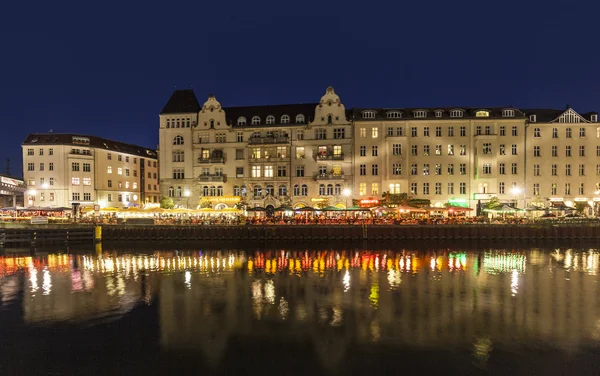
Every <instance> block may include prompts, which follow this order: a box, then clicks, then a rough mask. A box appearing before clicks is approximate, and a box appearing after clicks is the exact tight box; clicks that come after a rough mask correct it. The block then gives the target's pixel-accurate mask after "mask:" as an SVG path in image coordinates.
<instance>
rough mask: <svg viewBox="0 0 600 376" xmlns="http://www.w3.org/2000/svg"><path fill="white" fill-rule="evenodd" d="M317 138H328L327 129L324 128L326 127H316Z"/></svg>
mask: <svg viewBox="0 0 600 376" xmlns="http://www.w3.org/2000/svg"><path fill="white" fill-rule="evenodd" d="M315 139H317V140H326V139H327V129H324V128H317V129H315Z"/></svg>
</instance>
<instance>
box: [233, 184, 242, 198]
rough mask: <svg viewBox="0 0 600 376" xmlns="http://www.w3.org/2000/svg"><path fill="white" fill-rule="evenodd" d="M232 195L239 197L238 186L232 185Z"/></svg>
mask: <svg viewBox="0 0 600 376" xmlns="http://www.w3.org/2000/svg"><path fill="white" fill-rule="evenodd" d="M233 195H234V196H239V195H240V186H239V185H234V186H233Z"/></svg>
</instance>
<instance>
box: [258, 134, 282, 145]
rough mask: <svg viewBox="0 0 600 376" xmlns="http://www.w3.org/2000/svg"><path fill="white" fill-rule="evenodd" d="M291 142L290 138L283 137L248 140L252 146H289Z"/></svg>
mask: <svg viewBox="0 0 600 376" xmlns="http://www.w3.org/2000/svg"><path fill="white" fill-rule="evenodd" d="M289 142H290V137H289V136H282V137H251V138H250V139H249V140H248V144H250V145H269V144H287V143H289Z"/></svg>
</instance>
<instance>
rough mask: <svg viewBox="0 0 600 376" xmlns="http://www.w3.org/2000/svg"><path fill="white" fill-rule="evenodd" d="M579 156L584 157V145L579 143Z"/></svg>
mask: <svg viewBox="0 0 600 376" xmlns="http://www.w3.org/2000/svg"><path fill="white" fill-rule="evenodd" d="M579 156H580V157H585V146H584V145H579Z"/></svg>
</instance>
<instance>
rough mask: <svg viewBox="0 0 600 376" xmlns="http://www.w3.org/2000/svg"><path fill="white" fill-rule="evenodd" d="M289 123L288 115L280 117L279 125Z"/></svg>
mask: <svg viewBox="0 0 600 376" xmlns="http://www.w3.org/2000/svg"><path fill="white" fill-rule="evenodd" d="M289 122H290V117H289V116H288V115H282V116H281V124H289Z"/></svg>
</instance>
